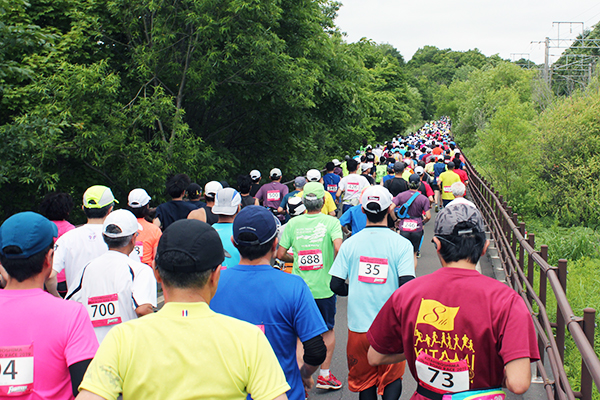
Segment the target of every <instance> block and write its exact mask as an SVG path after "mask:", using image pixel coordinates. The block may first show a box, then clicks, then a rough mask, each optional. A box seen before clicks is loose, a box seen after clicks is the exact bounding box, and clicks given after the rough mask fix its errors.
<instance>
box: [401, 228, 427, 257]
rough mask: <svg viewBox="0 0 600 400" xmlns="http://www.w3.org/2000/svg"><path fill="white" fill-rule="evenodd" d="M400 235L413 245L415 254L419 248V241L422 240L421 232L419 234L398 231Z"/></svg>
mask: <svg viewBox="0 0 600 400" xmlns="http://www.w3.org/2000/svg"><path fill="white" fill-rule="evenodd" d="M399 233H400V235H402V236H403V237H405V238H407V239H408V240H410V242H411V243H412V245H413V249H414V252H415V253H416V252H417V251H419V249H420V248H421V241H422V240H423V231H420V232H405V231H399Z"/></svg>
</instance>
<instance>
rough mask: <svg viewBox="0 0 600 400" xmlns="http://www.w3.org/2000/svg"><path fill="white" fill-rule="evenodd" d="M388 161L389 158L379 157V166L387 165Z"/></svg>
mask: <svg viewBox="0 0 600 400" xmlns="http://www.w3.org/2000/svg"><path fill="white" fill-rule="evenodd" d="M386 161H387V158H385V157H384V156H381V157H379V164H385V163H386Z"/></svg>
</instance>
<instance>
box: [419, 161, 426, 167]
mask: <svg viewBox="0 0 600 400" xmlns="http://www.w3.org/2000/svg"><path fill="white" fill-rule="evenodd" d="M425 165H426V164H425V161H423V160H420V161H418V162H417V166H419V167H423V168H425Z"/></svg>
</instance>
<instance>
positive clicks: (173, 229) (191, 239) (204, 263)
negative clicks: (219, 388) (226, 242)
mask: <svg viewBox="0 0 600 400" xmlns="http://www.w3.org/2000/svg"><path fill="white" fill-rule="evenodd" d="M169 255H179V257H178V262H176V263H175V262H171V261H170V260H171V257H169ZM181 259H184V260H185V261H183V262H182V260H181ZM223 260H225V252H224V251H223V244H222V243H221V238H220V237H219V234H218V233H217V231H215V230H214V228H212V227H211V226H210V225H208V224H207V223H205V222H202V221H198V220H196V219H180V220H179V221H175V222H173V223H172V224H171V225H169V227H168V228H167V229H165V231H164V232H163V234H162V236H161V237H160V241H159V242H158V248H157V249H156V264H157V265H158V266H159V268H160V269H163V270H167V271H173V272H202V271H208V270H210V269H213V268H216V267H217V266H219V265H220V264H221V263H222V262H223Z"/></svg>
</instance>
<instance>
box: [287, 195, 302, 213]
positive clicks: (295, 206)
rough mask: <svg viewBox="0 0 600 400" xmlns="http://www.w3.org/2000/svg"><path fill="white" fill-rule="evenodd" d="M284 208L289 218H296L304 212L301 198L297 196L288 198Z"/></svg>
mask: <svg viewBox="0 0 600 400" xmlns="http://www.w3.org/2000/svg"><path fill="white" fill-rule="evenodd" d="M285 208H286V209H287V212H288V214H289V215H290V216H291V217H297V216H298V215H302V214H303V213H304V211H306V206H305V205H304V202H303V201H302V198H300V197H297V196H292V197H290V198H289V199H288V202H287V204H286V206H285Z"/></svg>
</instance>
